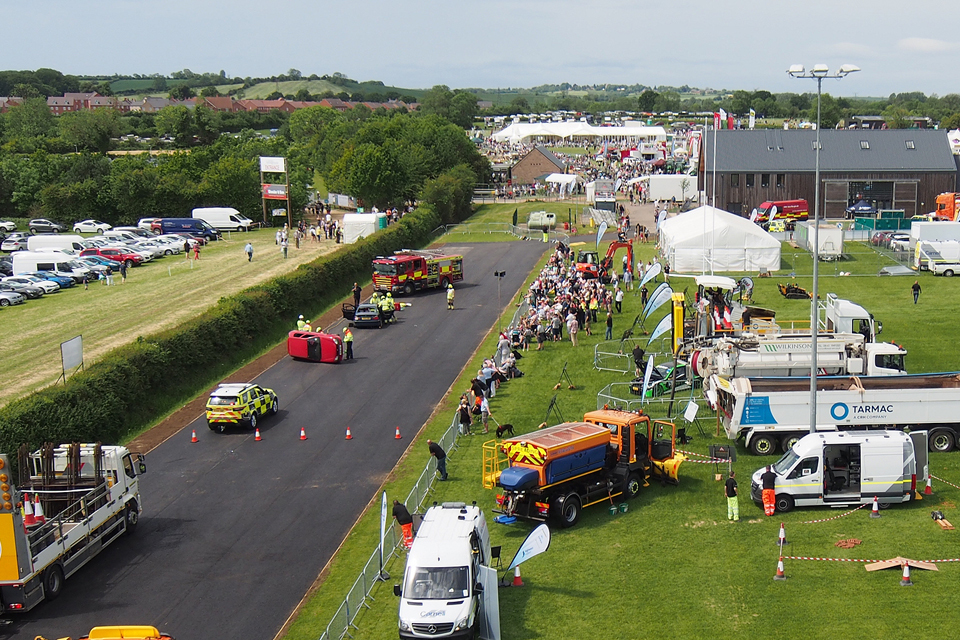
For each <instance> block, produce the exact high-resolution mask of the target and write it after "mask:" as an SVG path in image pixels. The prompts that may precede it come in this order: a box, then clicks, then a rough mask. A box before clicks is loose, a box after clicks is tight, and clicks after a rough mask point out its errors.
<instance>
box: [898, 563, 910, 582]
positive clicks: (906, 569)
mask: <svg viewBox="0 0 960 640" xmlns="http://www.w3.org/2000/svg"><path fill="white" fill-rule="evenodd" d="M900 586H901V587H912V586H913V580H911V579H910V565H908V564H906V563H904V565H903V577H902V578H900Z"/></svg>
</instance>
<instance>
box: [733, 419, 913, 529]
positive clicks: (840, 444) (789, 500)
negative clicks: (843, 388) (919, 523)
mask: <svg viewBox="0 0 960 640" xmlns="http://www.w3.org/2000/svg"><path fill="white" fill-rule="evenodd" d="M772 466H773V471H774V473H776V474H777V482H776V507H777V511H790V510H791V509H793V507H794V506H798V507H805V506H814V505H830V506H850V505H858V504H867V503H872V502H873V499H874V497H876V498H877V499H878V502H879V503H880V506H882V507H884V508H886V507H888V506H890V505H891V504H894V503H898V502H909V501H910V500H913V499H914V498H916V496H917V486H918V483H922V484H926V481H927V477H928V476H929V466H928V462H927V432H926V431H914V432H912V433H904V432H903V431H825V432H820V433H812V434H809V435H806V436H804V437H802V438H800V440H798V441H797V443H796V444H794V445H793V447H791V448H790V450H789V451H787V452H786V453H785V454H783V457H782V458H780V459H779V460H778V461H777V462H776V463H775V464H774V465H772ZM765 471H766V467H762V468H760V469H758V470H757V471H755V472H754V474H753V478H752V481H751V483H750V497H751V498H752V499H753V501H754V502H755V503H756V504H757V506H762V504H763V500H762V495H761V493H762V487H761V481H760V477H761V476H762V475H763V473H764V472H765Z"/></svg>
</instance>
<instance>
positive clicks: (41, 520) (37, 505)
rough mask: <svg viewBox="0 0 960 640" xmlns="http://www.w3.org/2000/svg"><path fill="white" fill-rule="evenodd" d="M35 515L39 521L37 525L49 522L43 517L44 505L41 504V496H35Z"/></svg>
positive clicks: (36, 494)
mask: <svg viewBox="0 0 960 640" xmlns="http://www.w3.org/2000/svg"><path fill="white" fill-rule="evenodd" d="M33 515H34V517H35V518H36V519H37V524H43V523H44V522H46V521H47V519H46V518H44V517H43V505H41V504H40V494H38V493H35V494H33Z"/></svg>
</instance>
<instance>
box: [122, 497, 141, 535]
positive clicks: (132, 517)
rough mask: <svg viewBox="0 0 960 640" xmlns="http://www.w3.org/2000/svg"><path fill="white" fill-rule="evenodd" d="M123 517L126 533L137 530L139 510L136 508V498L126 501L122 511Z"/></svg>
mask: <svg viewBox="0 0 960 640" xmlns="http://www.w3.org/2000/svg"><path fill="white" fill-rule="evenodd" d="M123 519H124V520H125V521H126V524H127V530H126V532H127V533H128V534H129V533H133V532H134V531H136V530H137V524H139V522H140V510H139V509H138V508H137V501H136V500H131V501H130V502H128V503H127V508H126V509H124V511H123Z"/></svg>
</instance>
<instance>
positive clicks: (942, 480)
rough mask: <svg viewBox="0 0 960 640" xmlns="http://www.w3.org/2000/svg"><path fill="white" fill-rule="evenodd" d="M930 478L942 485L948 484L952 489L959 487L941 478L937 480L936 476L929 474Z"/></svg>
mask: <svg viewBox="0 0 960 640" xmlns="http://www.w3.org/2000/svg"><path fill="white" fill-rule="evenodd" d="M930 477H931V478H933V479H934V480H937V481H939V482H942V483H944V484H948V485H950V486H951V487H953V488H954V489H960V487H958V486H957V485H955V484H953V483H952V482H947V481H946V480H944V479H943V478H938V477H937V476H935V475H933V474H932V473H931V474H930Z"/></svg>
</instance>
